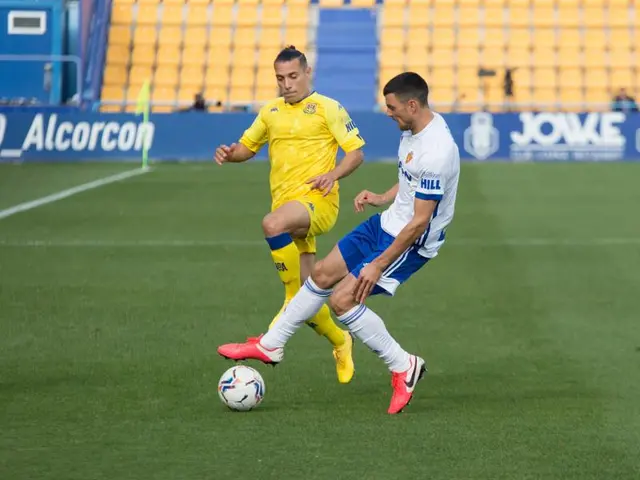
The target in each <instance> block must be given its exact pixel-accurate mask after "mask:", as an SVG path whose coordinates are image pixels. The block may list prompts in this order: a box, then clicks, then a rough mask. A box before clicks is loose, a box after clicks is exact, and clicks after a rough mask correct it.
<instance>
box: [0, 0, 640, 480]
mask: <svg viewBox="0 0 640 480" xmlns="http://www.w3.org/2000/svg"><path fill="white" fill-rule="evenodd" d="M12 12H13V13H12ZM639 13H640V8H639V6H638V5H637V2H634V1H610V0H561V1H557V2H551V1H539V0H536V1H533V2H526V1H524V2H523V1H515V0H507V1H504V2H503V1H500V2H494V1H488V0H485V1H473V0H458V1H454V0H437V1H429V2H425V1H416V0H411V1H407V2H397V1H393V2H392V1H387V2H384V3H376V4H375V5H374V4H372V3H371V2H370V3H367V2H366V1H363V0H358V1H353V2H351V3H349V4H345V5H343V4H342V2H339V4H335V2H333V1H332V0H329V1H328V2H325V1H322V2H320V3H319V4H318V3H311V4H309V3H307V2H300V1H295V2H294V1H287V2H278V1H275V2H274V1H267V0H263V1H261V2H246V3H245V2H244V1H240V2H233V3H229V2H225V1H218V0H214V1H213V2H206V1H204V2H203V1H201V0H198V1H187V2H177V1H175V0H171V1H169V0H165V1H163V2H153V1H151V2H150V1H147V0H145V1H142V0H139V1H138V2H130V1H129V2H127V1H120V0H118V1H115V2H110V1H107V0H95V1H92V0H82V1H80V2H72V1H67V2H61V1H52V0H40V1H37V2H35V1H34V2H27V1H16V0H0V98H4V103H5V105H3V106H0V431H1V432H2V434H1V435H0V478H2V479H8V480H21V479H34V478H38V479H51V480H60V479H78V480H86V479H94V478H95V479H109V480H111V479H128V478H135V479H147V478H153V479H167V480H168V479H185V478H193V479H196V478H197V479H200V478H214V479H216V480H217V479H237V478H265V479H266V478H269V479H277V480H281V479H290V478H294V479H301V478H304V479H307V480H311V479H314V480H315V479H318V480H325V479H328V478H339V479H353V478H366V479H372V480H374V479H375V480H378V479H380V480H388V479H396V478H430V479H443V480H445V479H446V480H451V479H465V480H467V479H486V480H495V479H498V478H505V479H509V480H511V479H540V478H543V479H545V480H546V479H563V480H565V479H576V480H578V479H579V480H602V479H614V478H615V479H637V478H640V460H639V459H640V403H639V402H638V398H640V363H639V362H638V354H639V353H638V352H640V345H638V338H640V322H638V301H637V297H638V291H640V276H639V275H638V265H639V264H640V249H639V245H640V240H639V239H640V222H638V221H637V216H638V215H637V206H638V205H639V204H640V190H639V189H638V180H637V179H638V167H640V164H638V162H637V161H635V160H638V159H640V135H639V133H638V132H639V129H640V119H639V115H640V114H638V113H637V112H634V111H633V108H628V107H632V105H631V104H626V107H625V108H626V110H624V111H620V109H619V108H617V107H624V105H623V104H620V105H617V104H613V103H612V99H613V96H614V95H615V94H616V93H617V92H618V89H619V88H621V87H625V88H626V89H627V91H628V92H629V93H630V94H631V95H635V94H637V93H638V88H639V83H638V80H639V75H638V73H639V72H638V65H639V63H640V62H639V60H640V58H639V57H638V47H637V45H638V41H639V40H640V28H639V25H640V22H639V19H640V17H639ZM288 43H293V44H295V45H296V46H297V47H299V48H301V49H305V50H306V51H307V52H308V54H309V57H310V60H311V62H312V66H313V68H314V70H315V72H316V81H315V86H316V88H317V89H318V90H320V91H321V92H323V93H326V94H328V95H333V96H335V97H336V98H337V99H339V100H340V101H341V102H342V103H344V104H345V106H347V107H348V108H349V110H350V113H351V114H352V116H353V118H354V120H355V121H356V123H357V124H358V126H359V128H360V129H361V131H362V134H363V136H364V137H365V138H366V140H367V142H368V144H367V147H366V159H367V164H365V165H364V166H363V167H361V168H360V169H358V170H357V171H356V172H355V173H354V174H353V175H352V176H350V177H349V178H348V179H346V180H345V181H343V182H341V205H342V208H341V212H340V218H339V220H338V223H337V224H336V227H335V228H334V230H333V231H332V232H330V233H329V234H327V235H326V236H324V237H323V238H322V239H320V240H319V242H318V247H319V253H320V254H321V255H322V254H324V253H326V252H327V251H328V250H329V248H331V246H332V245H333V244H334V242H335V241H337V239H339V238H340V236H341V235H343V234H345V233H346V232H348V231H349V230H350V229H351V228H352V227H353V226H354V225H356V224H357V223H358V222H360V221H361V220H362V217H361V216H358V215H356V214H355V213H354V212H353V211H352V209H351V208H350V205H349V203H350V200H351V199H352V198H353V196H354V195H355V194H357V192H358V191H360V190H361V189H364V188H367V189H371V190H373V191H382V190H386V189H387V188H388V187H389V186H390V184H391V183H392V182H393V179H394V178H395V176H396V175H397V168H396V166H395V165H394V164H389V163H385V162H378V163H376V161H377V160H382V159H393V158H394V157H395V154H396V149H397V141H398V130H397V126H396V125H395V124H394V122H392V121H391V120H390V119H388V118H386V116H385V115H384V114H383V112H380V111H379V110H380V100H381V99H380V93H379V92H380V84H381V83H384V81H385V80H386V79H387V78H388V77H389V76H391V75H393V74H395V73H397V72H399V71H401V70H404V69H412V70H416V71H418V72H420V73H422V74H423V75H425V77H426V79H427V81H428V82H429V84H430V85H431V87H432V96H431V102H432V103H433V105H434V106H435V107H436V108H437V109H438V110H439V111H442V112H443V114H444V115H446V118H447V121H448V122H449V124H450V126H451V128H452V131H453V133H454V135H455V137H456V140H457V142H458V143H459V145H460V147H461V154H462V156H463V158H464V160H465V163H464V164H463V166H462V173H461V184H460V189H459V192H458V193H459V196H458V199H457V206H456V218H455V220H454V222H453V224H452V226H451V228H450V229H449V230H448V232H447V242H446V244H445V246H444V247H443V249H442V251H441V254H440V257H439V258H438V259H436V260H435V261H433V262H430V263H429V267H428V268H426V269H424V271H421V272H419V274H417V275H416V277H415V278H413V279H412V280H411V281H410V282H407V284H406V285H404V286H403V288H402V289H401V290H399V292H398V294H397V296H396V297H395V298H394V299H392V300H389V299H384V298H374V299H372V300H371V301H370V302H368V303H369V305H370V306H371V307H372V308H373V309H374V310H375V311H376V312H378V313H379V314H380V315H381V316H382V318H384V319H385V321H387V323H388V325H389V329H390V331H391V332H392V333H393V335H394V336H395V337H396V338H397V339H398V340H399V341H400V342H401V343H402V344H403V345H404V346H405V347H406V348H407V349H408V350H410V351H415V352H420V353H421V354H423V355H424V356H425V358H426V359H427V362H428V364H429V374H428V376H427V377H426V380H425V382H424V383H421V384H420V386H419V387H418V391H417V394H416V397H415V398H414V400H413V401H412V404H411V406H410V408H409V409H407V411H406V412H405V414H403V415H402V416H400V417H396V418H390V417H389V416H387V415H386V414H385V410H386V408H387V406H388V400H389V376H388V372H387V371H386V370H385V368H384V366H383V365H382V364H381V363H380V362H379V360H378V359H377V358H376V357H375V355H372V354H371V353H370V352H368V351H366V349H365V348H364V347H363V346H362V345H356V347H355V348H356V350H355V361H356V366H357V373H356V377H355V379H354V381H353V382H352V383H351V384H350V385H347V386H345V385H339V384H338V383H337V382H336V381H335V371H334V365H333V361H332V358H331V354H330V350H329V349H328V346H327V345H326V344H325V343H323V341H322V340H318V338H316V336H315V335H314V334H313V333H312V332H311V331H309V330H308V329H303V330H302V331H301V332H300V333H299V334H298V335H296V337H295V338H294V339H293V340H292V342H291V345H290V348H289V349H288V350H287V354H286V355H287V356H286V359H285V362H284V363H283V365H282V366H280V367H278V368H276V369H270V368H269V369H267V368H264V367H263V366H261V365H255V364H253V365H252V366H255V367H256V368H258V369H259V370H260V372H261V373H262V375H263V377H264V378H265V381H266V385H267V386H266V396H265V400H264V402H263V404H262V405H261V406H260V408H259V409H258V410H256V411H255V412H251V413H249V414H247V415H244V414H239V415H236V414H232V413H231V412H227V411H225V410H224V408H223V406H222V405H221V404H220V403H219V402H218V399H217V396H216V395H217V394H216V391H215V386H216V383H217V381H218V379H219V377H220V375H221V374H222V372H223V371H224V370H226V369H227V368H228V367H229V365H230V364H229V363H227V362H224V361H223V360H222V359H220V358H218V357H217V355H215V347H216V346H217V345H218V344H220V343H224V342H228V341H234V340H241V339H243V338H244V336H245V335H253V334H257V333H259V332H261V331H262V330H263V329H264V328H265V325H266V323H267V322H268V321H269V320H270V319H271V318H272V316H273V313H274V312H275V311H276V310H277V308H279V307H280V302H281V298H282V291H281V290H282V287H281V285H280V284H279V282H278V280H277V278H276V276H275V274H274V271H273V263H272V262H271V259H270V257H269V254H268V250H267V247H266V246H265V245H264V239H263V233H262V231H261V220H262V218H263V215H264V214H265V213H266V211H267V210H268V206H269V191H268V186H267V178H268V164H267V163H266V162H263V161H258V162H249V163H248V164H245V165H234V166H232V165H225V166H223V167H218V166H217V165H215V164H212V162H211V157H212V154H213V151H214V149H215V147H216V145H217V144H218V143H222V142H224V143H228V142H231V141H234V140H235V139H237V137H238V135H239V133H240V132H241V131H242V130H243V129H244V128H245V127H246V126H247V125H248V123H249V122H250V121H251V119H252V118H253V115H254V110H255V108H257V105H258V103H259V102H260V101H261V100H263V99H265V98H268V97H270V96H272V95H273V94H274V93H275V90H274V84H275V82H274V79H273V78H272V73H271V71H270V68H271V62H272V60H273V56H274V55H275V53H276V52H277V51H278V49H279V48H280V47H281V46H283V45H285V44H288ZM480 67H482V68H485V69H486V70H495V73H496V75H495V76H483V77H479V76H478V75H477V73H478V69H479V68H480ZM507 67H513V68H516V67H517V69H516V70H515V71H514V84H513V93H514V96H513V99H511V101H510V103H511V105H510V106H508V105H505V102H504V100H505V99H504V95H503V85H502V82H503V77H504V73H505V69H506V68H507ZM146 79H149V80H151V83H152V95H151V97H152V102H153V112H152V114H151V118H150V122H151V125H147V126H146V127H147V132H149V133H150V135H149V137H147V138H148V141H149V143H150V147H151V150H150V155H151V158H152V160H173V159H180V160H184V161H185V162H184V163H178V162H175V163H174V162H156V163H154V164H153V167H152V168H151V169H150V170H146V169H140V168H139V166H138V165H137V164H135V165H134V164H132V163H129V162H127V163H126V164H123V162H120V160H126V161H135V162H139V161H140V154H141V150H142V147H143V143H142V142H143V140H142V135H141V132H142V127H143V125H142V118H141V117H140V116H137V115H135V112H134V110H135V100H136V98H137V95H138V92H139V90H140V87H141V85H142V84H143V82H144V81H145V80H146ZM485 83H486V88H485ZM198 91H202V92H203V93H204V94H205V95H206V98H207V100H208V101H209V102H210V103H211V107H210V112H209V113H206V112H200V111H188V112H173V110H175V109H177V108H187V107H189V105H191V102H192V101H193V95H194V94H195V93H196V92H198ZM217 102H220V105H218V104H217ZM508 109H511V111H506V110H508ZM247 110H248V111H247ZM454 110H455V111H454ZM260 158H261V159H264V158H265V156H264V152H263V153H262V155H261V156H260ZM104 160H117V161H114V162H111V161H104ZM492 160H496V161H492ZM516 162H518V163H519V164H518V165H515V164H514V163H516ZM134 167H135V168H134ZM114 178H115V179H119V181H114V180H113V179H114ZM78 186H81V187H82V188H78ZM34 200H35V201H34Z"/></svg>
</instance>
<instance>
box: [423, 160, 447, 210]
mask: <svg viewBox="0 0 640 480" xmlns="http://www.w3.org/2000/svg"><path fill="white" fill-rule="evenodd" d="M425 163H426V164H425V167H424V168H423V169H422V170H421V171H420V178H419V179H418V187H417V188H416V198H417V199H419V200H435V201H436V202H439V201H440V200H442V197H443V196H444V186H445V177H444V172H443V170H444V169H443V168H442V163H439V162H437V161H432V162H425Z"/></svg>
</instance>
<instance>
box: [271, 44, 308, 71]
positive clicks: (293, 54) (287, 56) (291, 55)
mask: <svg viewBox="0 0 640 480" xmlns="http://www.w3.org/2000/svg"><path fill="white" fill-rule="evenodd" d="M295 59H298V60H299V61H300V66H301V67H302V68H307V65H308V63H307V57H306V56H305V54H304V53H302V52H301V51H300V50H298V49H297V48H296V47H295V46H293V45H289V46H288V47H285V48H283V49H282V50H281V51H280V53H279V54H278V56H277V57H276V60H275V62H274V63H279V62H291V61H293V60H295Z"/></svg>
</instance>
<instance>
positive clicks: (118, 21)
mask: <svg viewBox="0 0 640 480" xmlns="http://www.w3.org/2000/svg"><path fill="white" fill-rule="evenodd" d="M111 23H112V24H114V25H131V24H132V23H133V10H132V7H131V5H115V6H114V7H113V9H112V10H111Z"/></svg>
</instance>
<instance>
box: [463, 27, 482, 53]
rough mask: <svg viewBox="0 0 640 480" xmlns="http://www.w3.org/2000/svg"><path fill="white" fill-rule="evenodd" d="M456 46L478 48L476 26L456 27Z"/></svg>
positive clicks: (478, 36)
mask: <svg viewBox="0 0 640 480" xmlns="http://www.w3.org/2000/svg"><path fill="white" fill-rule="evenodd" d="M458 47H462V48H480V30H479V29H478V28H477V27H460V28H459V29H458Z"/></svg>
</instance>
